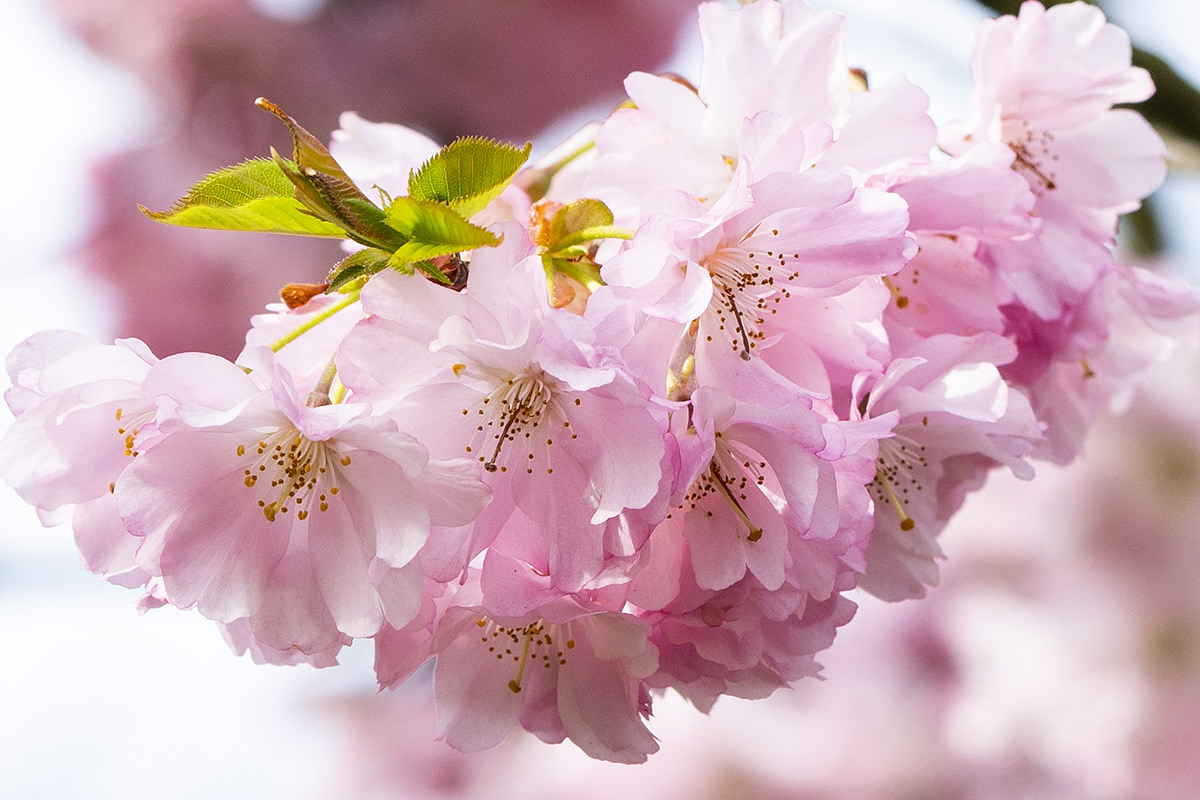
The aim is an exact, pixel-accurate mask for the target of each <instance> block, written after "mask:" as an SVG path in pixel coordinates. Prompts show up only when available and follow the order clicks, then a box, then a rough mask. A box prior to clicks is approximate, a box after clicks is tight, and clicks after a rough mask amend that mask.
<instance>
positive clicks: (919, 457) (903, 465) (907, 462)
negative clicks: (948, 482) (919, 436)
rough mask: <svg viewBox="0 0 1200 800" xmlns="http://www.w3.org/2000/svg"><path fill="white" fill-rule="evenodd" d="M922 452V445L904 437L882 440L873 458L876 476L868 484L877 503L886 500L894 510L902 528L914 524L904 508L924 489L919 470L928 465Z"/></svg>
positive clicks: (907, 529) (911, 526)
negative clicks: (875, 456)
mask: <svg viewBox="0 0 1200 800" xmlns="http://www.w3.org/2000/svg"><path fill="white" fill-rule="evenodd" d="M924 453H925V447H924V445H918V444H917V443H916V442H914V441H912V440H911V439H909V438H908V437H906V436H899V435H897V436H894V437H892V438H891V439H881V440H880V442H879V455H878V457H877V458H876V459H875V479H874V480H872V481H871V482H870V483H869V484H867V490H868V491H870V493H871V495H872V497H874V498H875V501H876V502H877V503H887V504H889V505H891V506H892V508H894V509H895V510H896V514H897V515H899V517H900V530H902V531H911V530H912V529H913V528H914V527H916V522H915V521H914V520H913V518H912V517H910V516H909V515H908V512H907V510H906V509H907V507H908V504H909V502H910V500H911V499H912V496H913V495H914V494H915V493H917V492H920V491H922V490H923V489H924V488H925V487H924V482H923V481H922V479H921V473H922V472H924V471H925V470H926V469H928V468H929V461H928V460H926V458H925V455H924Z"/></svg>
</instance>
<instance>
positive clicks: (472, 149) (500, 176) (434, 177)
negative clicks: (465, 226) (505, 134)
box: [408, 136, 533, 217]
mask: <svg viewBox="0 0 1200 800" xmlns="http://www.w3.org/2000/svg"><path fill="white" fill-rule="evenodd" d="M532 147H533V145H532V144H531V143H529V142H526V143H525V146H524V147H521V148H518V147H514V146H513V145H511V144H501V143H499V142H495V141H492V140H490V139H482V138H479V137H474V136H472V137H465V138H461V139H456V140H455V141H453V142H451V143H450V144H449V145H447V146H446V147H443V148H442V149H441V150H439V151H438V152H437V153H435V154H434V155H433V156H432V157H431V158H430V159H429V160H428V161H426V162H425V163H424V164H423V165H422V166H421V167H420V168H419V169H418V170H416V171H415V172H410V173H409V176H408V194H409V197H412V198H413V199H415V200H432V201H434V202H437V203H443V204H445V205H448V206H450V207H451V208H453V209H454V210H455V211H457V212H458V213H459V214H461V215H462V216H464V217H470V216H472V215H473V214H476V213H478V212H480V211H482V210H483V209H484V208H485V207H486V206H487V204H488V203H490V202H492V200H494V199H496V197H497V196H498V195H499V194H500V193H501V192H502V191H504V188H505V187H506V186H508V184H509V183H511V182H512V179H513V177H515V176H516V174H517V170H518V169H520V168H521V165H522V164H524V163H525V161H526V160H527V159H528V158H529V151H530V149H531V148H532Z"/></svg>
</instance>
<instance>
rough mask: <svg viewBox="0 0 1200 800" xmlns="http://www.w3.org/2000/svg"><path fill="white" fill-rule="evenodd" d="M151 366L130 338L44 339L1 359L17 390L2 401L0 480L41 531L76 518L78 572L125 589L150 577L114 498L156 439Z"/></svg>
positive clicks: (48, 334)
mask: <svg viewBox="0 0 1200 800" xmlns="http://www.w3.org/2000/svg"><path fill="white" fill-rule="evenodd" d="M156 360H157V359H155V357H154V356H153V355H152V354H151V353H150V352H149V350H147V349H146V346H145V345H144V344H142V343H141V342H140V341H138V340H136V339H123V340H120V341H118V342H117V343H116V344H113V345H101V344H97V343H95V342H93V341H91V340H90V339H88V338H87V337H85V336H80V335H78V334H72V333H67V332H65V331H43V332H41V333H38V334H36V335H34V336H32V337H30V338H29V339H27V340H26V341H25V342H23V343H21V344H20V345H18V346H17V348H16V349H14V350H13V352H12V353H11V354H10V355H9V357H8V361H7V366H8V370H9V375H10V377H11V378H12V381H13V388H11V389H9V390H8V392H7V393H6V395H5V396H6V399H7V400H8V402H9V405H10V407H11V408H12V409H13V411H14V413H16V414H17V419H16V421H15V422H13V424H12V426H11V427H10V428H9V429H8V430H7V431H6V432H5V434H4V437H3V439H0V476H2V477H3V479H4V481H5V482H6V483H7V484H8V485H9V486H11V487H12V488H13V489H15V490H16V492H17V494H19V495H20V496H21V498H22V499H24V500H25V501H26V502H28V503H31V504H32V505H35V506H36V507H37V508H38V512H39V514H40V516H41V517H42V520H43V522H44V523H45V524H48V525H49V524H54V523H57V522H61V521H63V520H64V519H66V518H68V517H71V516H73V517H74V531H75V541H76V544H77V545H78V547H79V550H80V553H81V555H82V556H83V562H84V564H85V565H86V566H87V568H88V569H89V570H91V571H92V572H95V573H96V574H98V575H101V576H103V577H105V578H106V579H108V580H110V581H113V582H115V583H119V584H121V585H124V586H138V585H141V584H143V583H145V582H146V580H147V578H148V577H149V576H148V575H147V574H146V573H145V572H144V571H142V570H141V569H140V568H139V567H138V566H137V565H136V563H135V560H134V554H135V553H136V551H137V548H138V546H139V545H140V544H141V540H140V539H138V538H137V537H134V536H131V535H129V533H127V532H126V530H125V529H124V527H123V526H122V525H121V524H120V520H119V519H118V518H117V515H116V512H115V508H114V507H113V500H112V494H111V492H112V487H113V484H114V482H115V481H116V480H117V479H118V477H119V476H120V475H121V474H122V472H123V471H124V470H125V469H126V468H127V467H128V466H129V465H130V464H132V463H133V460H134V458H135V457H136V456H138V455H139V454H140V453H141V452H142V451H143V450H144V449H145V448H146V446H147V443H148V441H149V440H151V439H152V438H153V435H154V431H155V428H156V426H155V422H154V409H153V407H152V406H151V404H150V403H149V402H148V401H147V400H146V399H145V398H144V397H143V396H142V389H141V381H142V379H143V378H144V377H145V375H146V373H147V372H148V371H149V370H150V368H151V365H152V364H154V363H155V362H156Z"/></svg>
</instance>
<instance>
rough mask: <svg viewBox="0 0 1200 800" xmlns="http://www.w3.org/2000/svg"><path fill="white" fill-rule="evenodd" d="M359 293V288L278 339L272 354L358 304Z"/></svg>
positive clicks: (274, 343)
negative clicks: (340, 312) (343, 310)
mask: <svg viewBox="0 0 1200 800" xmlns="http://www.w3.org/2000/svg"><path fill="white" fill-rule="evenodd" d="M358 293H359V289H357V288H356V289H354V290H352V291H350V292H347V294H346V296H345V297H344V298H342V299H341V300H339V301H338V302H336V303H334V304H333V305H331V306H330V307H329V308H327V309H325V310H324V311H322V312H320V313H318V314H314V315H313V317H312V319H309V320H305V321H304V323H303V324H301V325H299V326H297V327H296V328H295V329H294V330H291V331H288V332H287V333H285V334H284V335H283V336H280V337H279V338H278V339H276V340H275V341H274V342H272V343H271V352H272V353H278V352H279V351H280V350H282V349H283V348H285V347H287V346H288V345H289V344H291V343H292V342H294V341H296V340H297V339H299V338H300V337H301V336H302V335H304V334H306V333H308V332H309V331H311V330H312V329H313V328H315V327H317V326H318V325H320V324H321V323H322V322H324V321H325V320H327V319H329V318H330V317H332V316H333V315H334V314H336V313H338V312H339V311H341V310H342V309H344V308H346V307H347V306H352V305H354V304H355V303H357V302H358Z"/></svg>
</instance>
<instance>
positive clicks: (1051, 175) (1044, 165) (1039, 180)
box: [1003, 120, 1058, 197]
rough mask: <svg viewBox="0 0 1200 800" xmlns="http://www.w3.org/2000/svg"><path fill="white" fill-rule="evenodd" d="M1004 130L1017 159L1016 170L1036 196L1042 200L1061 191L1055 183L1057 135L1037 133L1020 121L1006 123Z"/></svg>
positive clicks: (1014, 163) (1046, 132)
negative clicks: (1048, 194)
mask: <svg viewBox="0 0 1200 800" xmlns="http://www.w3.org/2000/svg"><path fill="white" fill-rule="evenodd" d="M1003 131H1004V133H1003V135H1004V140H1005V143H1006V144H1007V145H1008V146H1009V149H1011V150H1012V151H1013V153H1014V155H1015V156H1016V159H1015V160H1014V161H1013V169H1014V170H1016V171H1017V172H1018V173H1020V174H1021V175H1022V176H1023V177H1024V178H1025V180H1026V181H1027V182H1028V183H1029V186H1030V188H1031V189H1032V190H1033V193H1034V194H1036V195H1037V196H1038V197H1041V196H1042V195H1044V194H1045V193H1046V192H1052V191H1054V190H1055V189H1056V188H1058V186H1057V184H1056V182H1055V179H1056V178H1057V177H1058V175H1057V173H1056V172H1054V170H1053V168H1052V167H1053V162H1055V161H1058V154H1057V153H1054V152H1053V151H1052V150H1051V146H1052V145H1053V143H1054V134H1052V133H1050V132H1049V131H1035V130H1033V129H1032V128H1030V127H1029V123H1027V122H1024V121H1020V120H1016V121H1012V120H1009V121H1006V122H1005V123H1004V128H1003Z"/></svg>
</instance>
